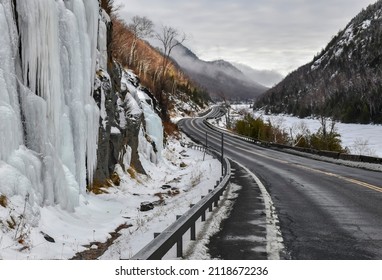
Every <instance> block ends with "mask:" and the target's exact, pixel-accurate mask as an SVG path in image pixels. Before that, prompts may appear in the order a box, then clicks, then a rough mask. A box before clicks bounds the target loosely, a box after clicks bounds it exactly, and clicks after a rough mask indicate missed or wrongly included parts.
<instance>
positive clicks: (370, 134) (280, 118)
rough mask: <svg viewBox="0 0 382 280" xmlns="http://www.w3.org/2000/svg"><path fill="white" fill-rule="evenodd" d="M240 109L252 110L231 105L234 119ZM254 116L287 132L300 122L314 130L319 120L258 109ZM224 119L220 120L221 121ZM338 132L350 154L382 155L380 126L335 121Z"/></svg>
mask: <svg viewBox="0 0 382 280" xmlns="http://www.w3.org/2000/svg"><path fill="white" fill-rule="evenodd" d="M240 111H242V112H243V111H246V112H252V109H250V108H249V105H232V112H231V115H232V116H233V118H234V119H237V118H240V115H239V114H238V113H239V112H240ZM254 116H255V117H262V118H263V119H264V120H268V119H270V120H271V122H272V124H277V125H279V126H280V127H281V128H283V129H285V130H286V131H287V132H288V133H289V131H290V129H292V130H294V129H296V127H297V126H299V125H300V124H301V123H302V122H303V123H304V124H305V125H306V126H307V128H308V129H309V130H310V131H311V132H316V131H317V130H318V129H319V127H320V121H319V120H318V119H314V118H305V119H300V118H297V117H293V116H289V115H264V113H263V112H261V111H258V112H255V113H254ZM223 122H224V120H222V123H223ZM336 128H337V131H338V133H339V134H340V135H341V140H342V145H343V146H344V147H347V148H348V149H349V150H350V153H352V154H363V155H368V156H377V157H382V141H381V139H382V126H381V125H372V124H368V125H363V124H345V123H339V122H338V123H336Z"/></svg>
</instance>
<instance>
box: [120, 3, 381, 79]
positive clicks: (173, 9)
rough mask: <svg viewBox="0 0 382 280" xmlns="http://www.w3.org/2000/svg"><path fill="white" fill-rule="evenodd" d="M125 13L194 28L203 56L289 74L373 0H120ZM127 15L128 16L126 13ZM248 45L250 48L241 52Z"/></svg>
mask: <svg viewBox="0 0 382 280" xmlns="http://www.w3.org/2000/svg"><path fill="white" fill-rule="evenodd" d="M116 2H117V3H125V8H124V9H122V11H121V12H122V14H123V15H124V17H126V18H128V17H131V16H132V15H145V16H148V17H149V18H150V19H152V20H153V21H154V22H156V23H158V24H165V25H171V26H173V27H175V28H178V29H180V30H182V31H184V32H185V33H187V34H191V37H192V39H191V40H189V41H188V42H186V45H187V46H188V47H189V48H190V49H191V50H193V51H194V52H195V53H196V54H197V55H199V56H200V57H201V58H203V59H207V60H213V59H219V58H222V59H226V60H230V61H233V62H240V63H243V64H247V65H249V66H251V67H252V68H256V69H275V70H277V71H278V72H281V73H283V74H284V75H285V74H287V73H288V72H289V71H291V70H294V69H295V68H297V67H298V66H300V65H301V64H304V63H307V62H309V60H311V59H312V58H313V56H314V55H315V54H316V53H317V52H319V51H320V50H321V48H323V47H325V45H326V44H327V43H328V42H329V40H330V39H331V37H332V36H334V35H336V33H337V32H338V31H339V30H340V29H343V28H345V26H346V24H347V23H348V22H349V21H350V20H351V19H352V18H353V17H354V16H356V15H357V14H358V13H359V12H360V11H361V9H362V8H366V7H367V6H368V5H369V4H372V3H374V1H372V0H330V1H329V0H321V1H317V0H238V1H228V0H220V1H218V0H209V1H207V0H205V1H202V0H193V1H185V0H178V1H166V0H156V1H155V0H129V1H127V0H116ZM127 20H128V19H127ZM243 50H248V53H247V54H245V53H243Z"/></svg>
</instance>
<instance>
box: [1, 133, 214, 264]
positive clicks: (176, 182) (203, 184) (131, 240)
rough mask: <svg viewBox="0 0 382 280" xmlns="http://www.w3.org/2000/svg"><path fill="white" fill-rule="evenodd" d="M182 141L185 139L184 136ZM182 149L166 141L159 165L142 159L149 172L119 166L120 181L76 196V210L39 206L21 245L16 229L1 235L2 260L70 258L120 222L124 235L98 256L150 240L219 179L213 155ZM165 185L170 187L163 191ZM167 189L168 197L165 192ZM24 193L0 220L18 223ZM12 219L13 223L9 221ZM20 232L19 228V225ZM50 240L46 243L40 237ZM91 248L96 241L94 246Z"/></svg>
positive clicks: (122, 254)
mask: <svg viewBox="0 0 382 280" xmlns="http://www.w3.org/2000/svg"><path fill="white" fill-rule="evenodd" d="M182 143H189V141H188V139H187V138H185V137H184V136H183V139H182ZM203 157H204V153H203V152H201V151H196V150H194V149H191V148H189V147H188V146H187V145H186V146H185V147H183V146H182V145H181V144H180V143H179V142H178V141H176V140H172V141H169V142H168V144H167V146H166V147H165V149H164V150H163V153H162V158H161V159H160V162H159V164H157V165H155V164H153V163H151V162H149V161H146V162H144V163H143V164H144V166H145V168H146V170H147V172H148V175H147V176H144V175H140V174H135V173H134V171H133V170H131V172H129V173H128V174H127V173H125V172H122V171H121V170H119V172H118V173H119V175H120V177H121V185H120V186H118V187H111V188H109V189H107V193H105V194H101V195H94V194H88V195H83V196H81V197H80V205H79V206H78V207H76V208H75V211H74V212H72V213H71V212H68V211H66V210H62V209H61V208H60V207H59V206H45V207H43V208H41V209H40V219H39V222H38V225H37V226H36V227H30V228H28V230H25V229H22V230H23V231H25V232H23V233H21V232H18V233H17V232H16V234H17V235H22V234H23V235H24V238H23V239H22V240H20V243H18V244H15V242H14V236H13V235H14V234H15V233H14V231H9V232H8V233H4V234H2V236H1V238H0V259H1V258H2V259H68V258H71V257H73V256H74V255H75V254H76V253H77V252H80V251H83V250H85V247H84V245H89V244H90V243H92V242H95V241H97V242H105V241H106V240H107V239H108V238H109V237H110V234H109V233H110V232H113V231H114V230H115V229H116V228H117V227H118V226H120V225H121V224H127V225H129V226H130V227H129V228H126V229H123V230H121V231H120V233H121V234H122V236H121V237H120V238H119V239H117V241H116V242H115V244H114V245H113V246H111V247H110V249H109V250H108V251H106V253H105V254H104V255H103V256H102V259H120V258H130V257H132V256H133V255H134V254H135V253H137V252H138V251H139V250H140V249H141V248H142V247H144V246H145V245H146V244H147V243H148V242H149V241H151V240H152V238H153V234H154V232H161V231H162V230H163V229H165V228H166V227H167V226H169V225H170V224H171V223H173V222H174V221H175V220H176V215H181V214H183V213H184V212H186V211H187V210H188V209H189V205H190V204H194V203H196V202H197V201H198V200H200V198H201V196H202V195H206V194H208V189H211V186H214V184H215V183H216V181H217V180H218V179H219V177H220V163H219V162H218V161H217V160H216V159H213V158H212V157H211V156H209V155H206V157H205V160H203ZM163 185H169V186H171V188H172V189H162V188H161V187H162V186H163ZM170 192H171V195H169V193H170ZM160 197H162V198H163V199H164V203H163V204H161V205H158V206H155V207H154V209H153V210H151V211H147V212H142V211H140V210H139V208H140V204H141V202H145V201H150V202H154V201H159V200H160ZM16 200H23V198H22V197H18V196H15V197H12V199H9V200H8V201H7V203H8V206H7V208H4V207H2V206H0V218H2V217H8V216H10V215H9V214H10V213H9V212H13V213H11V214H12V216H13V217H15V226H16V227H17V226H18V225H19V224H20V223H21V222H22V221H21V217H22V215H23V210H24V209H23V207H20V206H17V205H24V203H22V202H20V201H16ZM10 222H12V221H10ZM20 230H21V229H20ZM44 234H45V237H47V236H49V237H51V238H53V239H54V243H53V242H49V241H47V240H46V239H45V238H44ZM93 247H94V245H93Z"/></svg>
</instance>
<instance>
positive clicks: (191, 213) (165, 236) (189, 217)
mask: <svg viewBox="0 0 382 280" xmlns="http://www.w3.org/2000/svg"><path fill="white" fill-rule="evenodd" d="M209 152H210V153H212V154H214V155H215V156H217V158H219V156H218V153H217V152H215V151H211V150H209ZM223 166H224V170H225V172H224V177H221V178H220V181H217V183H216V185H215V188H214V189H213V190H211V192H210V193H209V194H208V195H207V196H205V197H202V199H201V200H200V201H199V202H198V203H196V204H195V205H193V206H192V207H191V208H190V209H189V210H188V211H187V212H186V213H184V214H183V215H182V216H178V217H177V220H176V222H174V223H173V224H172V225H170V226H169V227H168V228H166V229H165V230H164V231H163V232H162V233H160V234H159V235H158V236H156V237H155V238H154V239H153V240H152V241H151V242H150V243H149V244H147V245H146V246H145V247H144V248H143V249H142V250H140V251H139V252H138V253H137V254H135V255H134V256H133V257H132V258H131V259H132V260H159V259H162V258H163V256H164V255H166V253H167V252H168V251H169V250H170V249H171V248H172V247H173V246H174V245H175V244H176V246H177V250H176V251H177V257H178V258H181V257H183V236H184V234H185V233H186V232H187V231H188V230H189V229H191V231H190V232H191V236H190V239H191V240H196V222H197V220H198V219H199V218H201V221H202V222H204V221H205V220H206V211H207V209H208V210H209V211H210V212H212V210H213V207H217V206H218V202H219V200H220V197H221V196H222V195H223V192H224V190H225V189H226V188H227V185H228V183H229V179H230V177H231V164H230V162H229V160H228V159H227V158H224V161H223Z"/></svg>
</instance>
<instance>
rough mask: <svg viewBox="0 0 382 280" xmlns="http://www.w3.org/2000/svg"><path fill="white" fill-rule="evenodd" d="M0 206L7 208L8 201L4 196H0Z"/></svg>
mask: <svg viewBox="0 0 382 280" xmlns="http://www.w3.org/2000/svg"><path fill="white" fill-rule="evenodd" d="M0 205H1V206H3V207H4V208H7V206H8V199H7V197H6V196H5V195H3V194H2V195H0Z"/></svg>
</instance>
